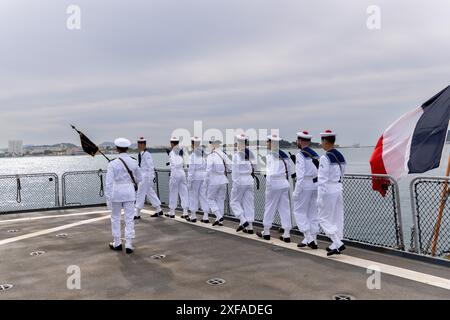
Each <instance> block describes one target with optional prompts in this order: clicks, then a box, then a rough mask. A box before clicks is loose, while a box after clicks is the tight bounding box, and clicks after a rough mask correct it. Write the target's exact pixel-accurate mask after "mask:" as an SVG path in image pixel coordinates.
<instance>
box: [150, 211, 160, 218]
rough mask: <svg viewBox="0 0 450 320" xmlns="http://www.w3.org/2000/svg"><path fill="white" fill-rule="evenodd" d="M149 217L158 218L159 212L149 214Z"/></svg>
mask: <svg viewBox="0 0 450 320" xmlns="http://www.w3.org/2000/svg"><path fill="white" fill-rule="evenodd" d="M150 217H151V218H158V217H159V212H155V213H154V214H152V215H150Z"/></svg>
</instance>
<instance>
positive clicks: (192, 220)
mask: <svg viewBox="0 0 450 320" xmlns="http://www.w3.org/2000/svg"><path fill="white" fill-rule="evenodd" d="M189 221H190V222H192V223H196V222H197V219H189Z"/></svg>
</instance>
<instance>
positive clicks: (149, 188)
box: [134, 137, 163, 220]
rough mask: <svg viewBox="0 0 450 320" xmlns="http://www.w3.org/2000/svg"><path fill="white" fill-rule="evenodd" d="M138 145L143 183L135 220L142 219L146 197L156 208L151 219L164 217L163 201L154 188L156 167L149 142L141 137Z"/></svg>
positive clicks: (139, 190) (139, 189)
mask: <svg viewBox="0 0 450 320" xmlns="http://www.w3.org/2000/svg"><path fill="white" fill-rule="evenodd" d="M137 143H138V149H139V154H138V165H139V167H140V168H141V172H142V181H141V183H139V188H138V193H137V197H136V204H135V207H136V210H135V213H134V219H135V220H136V219H140V218H141V210H142V208H144V204H145V197H146V196H147V198H148V199H149V200H150V203H151V204H152V206H153V207H154V208H155V213H154V214H153V215H151V217H159V216H162V215H163V212H162V210H161V201H160V200H159V198H158V195H157V194H156V192H155V189H154V188H153V185H154V179H155V165H154V164H153V158H152V155H151V154H150V152H149V151H148V150H147V140H146V139H145V138H144V137H140V138H139V139H138V141H137Z"/></svg>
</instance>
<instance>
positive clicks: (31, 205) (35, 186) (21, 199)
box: [0, 173, 60, 214]
mask: <svg viewBox="0 0 450 320" xmlns="http://www.w3.org/2000/svg"><path fill="white" fill-rule="evenodd" d="M0 190H1V191H0V214H1V213H9V212H18V211H30V210H38V209H50V208H55V207H59V206H60V203H59V181H58V176H57V175H56V174H54V173H38V174H17V175H4V176H0Z"/></svg>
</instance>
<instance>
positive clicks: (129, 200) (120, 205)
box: [105, 138, 142, 254]
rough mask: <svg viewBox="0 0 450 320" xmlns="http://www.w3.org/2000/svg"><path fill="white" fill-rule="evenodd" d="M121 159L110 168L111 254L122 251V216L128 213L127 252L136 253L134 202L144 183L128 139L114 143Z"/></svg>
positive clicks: (108, 193)
mask: <svg viewBox="0 0 450 320" xmlns="http://www.w3.org/2000/svg"><path fill="white" fill-rule="evenodd" d="M114 144H115V145H116V148H117V152H118V153H119V157H118V158H117V159H115V160H113V161H111V162H110V163H109V164H108V172H107V174H106V187H105V194H106V201H107V205H108V208H109V209H110V210H111V211H112V213H111V228H112V235H113V239H114V241H113V242H111V243H110V244H109V247H110V249H111V250H122V241H121V227H120V214H121V211H122V209H124V211H125V249H126V253H127V254H131V253H133V250H134V248H133V239H134V237H135V233H134V202H135V201H136V191H137V186H138V184H139V183H140V182H141V181H142V174H141V170H140V169H139V166H138V163H137V161H136V160H134V159H132V158H131V157H130V156H129V155H127V151H128V148H129V147H130V145H131V142H130V141H129V140H127V139H125V138H117V139H116V140H115V141H114Z"/></svg>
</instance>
